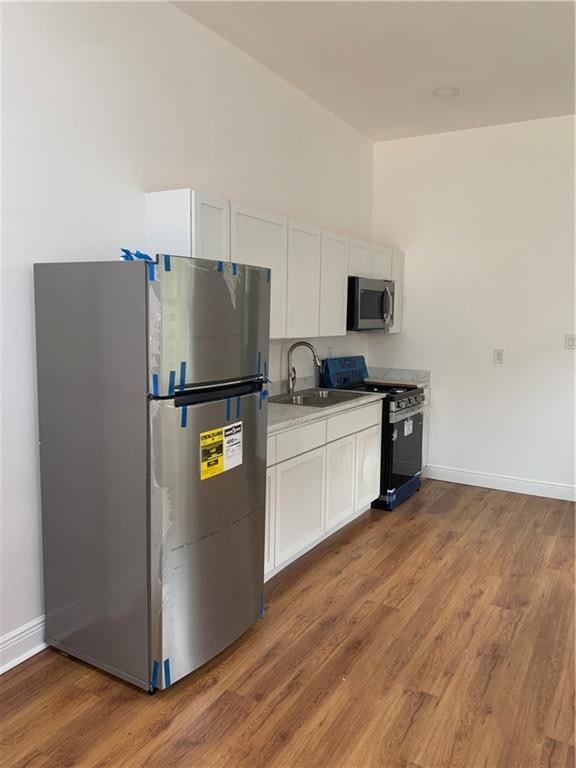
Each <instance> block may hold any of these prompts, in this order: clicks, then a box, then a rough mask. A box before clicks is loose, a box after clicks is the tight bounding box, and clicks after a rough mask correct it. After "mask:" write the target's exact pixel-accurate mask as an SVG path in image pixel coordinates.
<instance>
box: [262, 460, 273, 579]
mask: <svg viewBox="0 0 576 768" xmlns="http://www.w3.org/2000/svg"><path fill="white" fill-rule="evenodd" d="M275 538H276V467H268V469H267V470H266V526H265V537H264V573H268V572H269V571H272V570H273V569H274V565H275V562H276V559H275V552H274V546H275Z"/></svg>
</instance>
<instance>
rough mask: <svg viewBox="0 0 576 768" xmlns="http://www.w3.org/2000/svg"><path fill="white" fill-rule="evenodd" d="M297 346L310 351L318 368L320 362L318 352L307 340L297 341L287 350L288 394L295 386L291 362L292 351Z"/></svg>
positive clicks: (290, 393) (294, 369) (294, 370)
mask: <svg viewBox="0 0 576 768" xmlns="http://www.w3.org/2000/svg"><path fill="white" fill-rule="evenodd" d="M297 347H307V348H308V349H309V350H310V352H312V357H313V358H314V363H315V365H316V366H317V367H318V368H320V366H321V362H320V358H319V357H318V352H316V350H315V349H314V347H313V346H312V344H309V343H308V342H307V341H297V342H295V343H294V344H292V346H291V347H290V349H289V350H288V394H289V395H293V394H294V387H295V386H296V368H294V366H293V364H292V355H293V353H294V350H295V349H296V348H297Z"/></svg>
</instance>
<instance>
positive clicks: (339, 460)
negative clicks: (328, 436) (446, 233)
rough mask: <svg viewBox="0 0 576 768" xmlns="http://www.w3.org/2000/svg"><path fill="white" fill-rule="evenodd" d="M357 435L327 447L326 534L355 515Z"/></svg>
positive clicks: (329, 444)
mask: <svg viewBox="0 0 576 768" xmlns="http://www.w3.org/2000/svg"><path fill="white" fill-rule="evenodd" d="M355 445H356V435H349V436H348V437H343V438H342V439H340V440H336V442H334V443H328V445H327V446H326V527H325V530H326V532H328V531H331V530H332V529H334V528H336V527H337V526H338V524H339V523H341V522H342V521H343V520H346V518H349V517H350V516H351V515H353V514H354V512H355V510H356V507H355V503H354V453H355Z"/></svg>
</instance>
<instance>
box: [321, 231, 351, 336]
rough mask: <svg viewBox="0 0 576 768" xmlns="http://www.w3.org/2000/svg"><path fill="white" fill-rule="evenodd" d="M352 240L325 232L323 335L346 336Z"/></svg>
mask: <svg viewBox="0 0 576 768" xmlns="http://www.w3.org/2000/svg"><path fill="white" fill-rule="evenodd" d="M347 298H348V240H347V238H345V237H342V236H341V235H336V234H334V233H333V232H322V246H321V267H320V333H319V335H320V336H345V335H346V304H347Z"/></svg>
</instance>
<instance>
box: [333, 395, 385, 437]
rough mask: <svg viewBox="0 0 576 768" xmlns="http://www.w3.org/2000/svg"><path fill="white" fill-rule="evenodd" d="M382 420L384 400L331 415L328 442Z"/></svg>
mask: <svg viewBox="0 0 576 768" xmlns="http://www.w3.org/2000/svg"><path fill="white" fill-rule="evenodd" d="M381 421H382V402H381V401H378V402H377V403H372V404H371V405H366V406H364V407H363V408H355V409H354V410H353V411H346V413H341V414H339V415H338V416H331V417H330V418H329V419H328V433H327V434H328V442H329V443H330V442H332V440H338V439H339V438H341V437H345V436H346V435H351V434H352V433H353V432H361V431H362V430H363V429H368V427H372V426H374V425H375V424H380V422H381Z"/></svg>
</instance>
